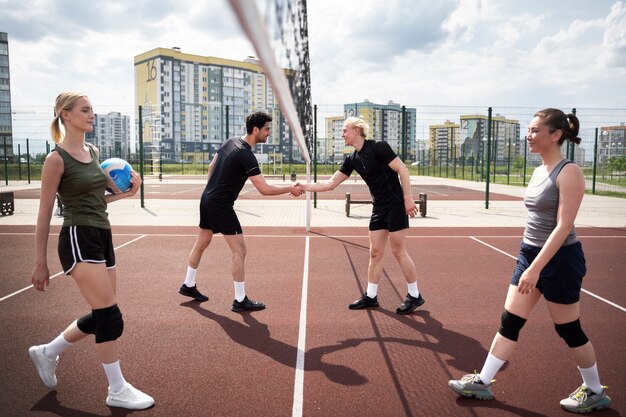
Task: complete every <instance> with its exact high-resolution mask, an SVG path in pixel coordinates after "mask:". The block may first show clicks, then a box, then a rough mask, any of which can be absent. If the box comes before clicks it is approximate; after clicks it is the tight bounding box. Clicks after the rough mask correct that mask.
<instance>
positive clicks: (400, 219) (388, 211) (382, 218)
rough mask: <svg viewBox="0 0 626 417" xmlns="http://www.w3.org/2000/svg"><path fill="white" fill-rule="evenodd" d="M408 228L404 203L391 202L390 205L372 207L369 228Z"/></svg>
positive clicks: (392, 230)
mask: <svg viewBox="0 0 626 417" xmlns="http://www.w3.org/2000/svg"><path fill="white" fill-rule="evenodd" d="M408 228H409V216H408V215H407V214H406V210H405V209H404V204H393V205H391V206H390V207H384V208H377V207H374V208H373V209H372V217H371V218H370V225H369V230H370V231H374V230H389V231H390V232H397V231H398V230H403V229H408Z"/></svg>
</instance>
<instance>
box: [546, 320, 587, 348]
mask: <svg viewBox="0 0 626 417" xmlns="http://www.w3.org/2000/svg"><path fill="white" fill-rule="evenodd" d="M554 328H555V329H556V332H557V333H558V334H559V336H561V337H562V338H563V340H565V343H567V346H569V347H571V348H576V347H579V346H582V345H584V344H585V343H587V342H588V341H589V339H587V336H586V335H585V332H583V329H582V328H581V327H580V319H576V320H575V321H570V322H569V323H564V324H555V325H554Z"/></svg>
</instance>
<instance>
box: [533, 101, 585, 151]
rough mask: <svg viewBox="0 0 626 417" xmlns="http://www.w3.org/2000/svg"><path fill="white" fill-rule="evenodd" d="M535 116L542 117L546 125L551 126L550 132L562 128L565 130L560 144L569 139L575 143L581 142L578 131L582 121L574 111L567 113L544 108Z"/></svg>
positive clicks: (562, 130)
mask: <svg viewBox="0 0 626 417" xmlns="http://www.w3.org/2000/svg"><path fill="white" fill-rule="evenodd" d="M535 117H539V118H541V121H542V122H543V124H544V125H546V126H548V127H549V128H550V133H553V132H556V131H557V130H560V131H561V132H563V134H562V135H561V138H560V139H559V145H562V144H563V142H564V141H565V140H566V139H567V140H569V141H570V142H573V143H575V144H577V145H578V144H580V138H579V137H578V131H579V130H580V122H579V121H578V117H576V115H575V114H574V113H568V114H567V115H566V114H565V113H563V112H562V111H561V110H559V109H543V110H539V111H538V112H537V113H535Z"/></svg>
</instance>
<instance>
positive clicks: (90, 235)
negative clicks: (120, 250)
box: [58, 226, 115, 275]
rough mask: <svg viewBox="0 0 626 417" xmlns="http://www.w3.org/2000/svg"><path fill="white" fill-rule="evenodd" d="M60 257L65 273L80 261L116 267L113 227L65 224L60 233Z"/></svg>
mask: <svg viewBox="0 0 626 417" xmlns="http://www.w3.org/2000/svg"><path fill="white" fill-rule="evenodd" d="M58 250H59V259H60V260H61V266H62V267H63V271H64V272H65V275H69V274H70V273H71V272H72V269H74V267H75V266H76V264H77V263H78V262H89V263H96V264H101V263H103V264H105V265H106V267H107V269H111V268H115V252H114V250H113V236H112V234H111V229H100V228H98V227H93V226H64V227H63V228H62V229H61V233H60V234H59V247H58Z"/></svg>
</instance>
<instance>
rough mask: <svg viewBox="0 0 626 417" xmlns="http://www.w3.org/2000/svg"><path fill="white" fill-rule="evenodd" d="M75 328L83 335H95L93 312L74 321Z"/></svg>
mask: <svg viewBox="0 0 626 417" xmlns="http://www.w3.org/2000/svg"><path fill="white" fill-rule="evenodd" d="M76 326H78V330H80V331H81V332H83V333H87V334H96V318H95V317H94V315H93V312H91V313H89V314H85V315H84V316H82V317H81V318H79V319H78V320H76Z"/></svg>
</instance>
